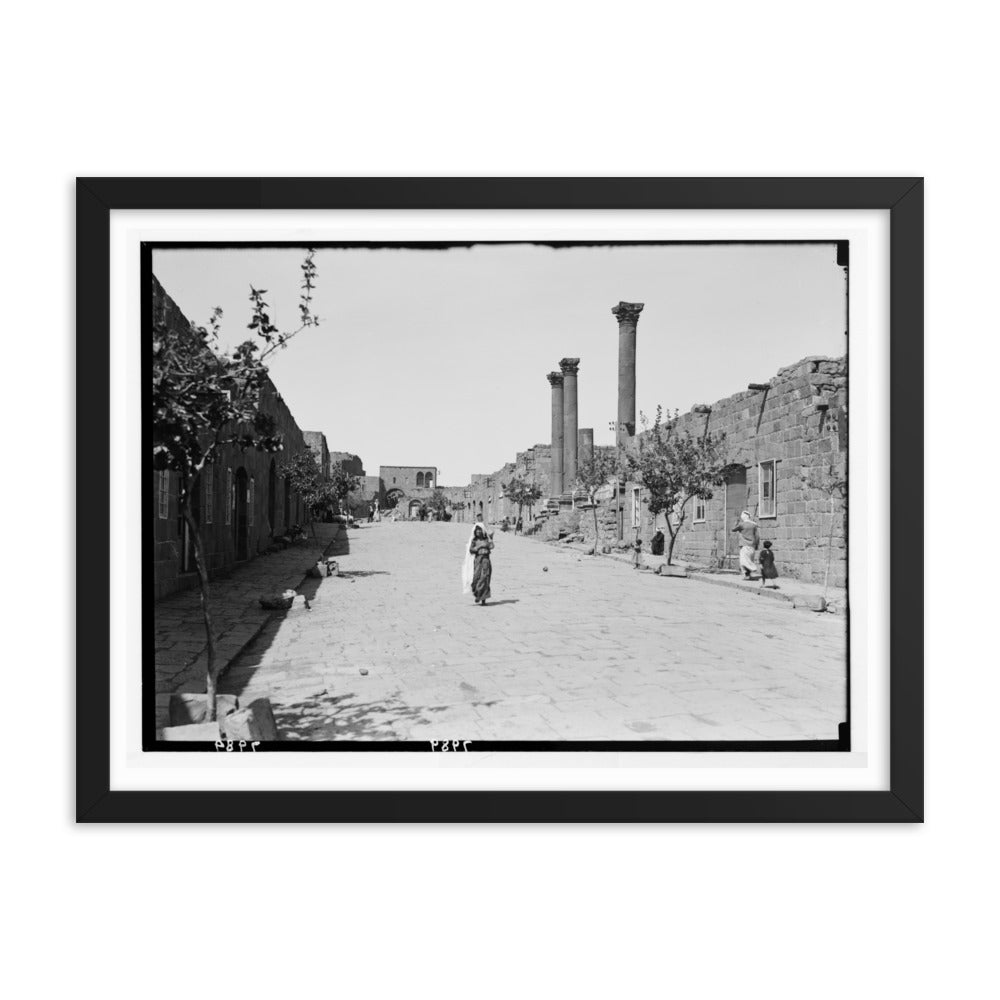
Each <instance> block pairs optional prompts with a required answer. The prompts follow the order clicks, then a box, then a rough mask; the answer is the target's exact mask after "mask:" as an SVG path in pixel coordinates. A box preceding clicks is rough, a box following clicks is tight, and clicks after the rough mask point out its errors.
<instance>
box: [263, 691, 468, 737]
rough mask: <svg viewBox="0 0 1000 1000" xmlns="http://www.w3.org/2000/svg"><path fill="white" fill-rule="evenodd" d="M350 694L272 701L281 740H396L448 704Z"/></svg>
mask: <svg viewBox="0 0 1000 1000" xmlns="http://www.w3.org/2000/svg"><path fill="white" fill-rule="evenodd" d="M354 697H355V696H354V695H353V694H345V695H317V696H315V697H313V698H310V699H308V700H307V701H299V702H294V703H292V704H277V705H274V706H273V707H274V721H275V725H276V726H277V727H278V732H279V734H280V737H281V739H283V740H366V739H367V740H399V739H406V738H408V736H409V731H410V729H411V728H412V727H414V726H426V725H429V724H430V720H429V719H427V718H425V714H427V713H431V712H444V711H447V710H448V707H449V706H447V705H435V706H428V707H426V708H415V707H413V706H412V705H405V704H403V703H402V702H400V701H397V700H395V699H392V698H389V699H386V700H385V701H360V702H356V701H354Z"/></svg>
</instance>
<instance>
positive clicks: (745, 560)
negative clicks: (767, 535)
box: [733, 511, 760, 580]
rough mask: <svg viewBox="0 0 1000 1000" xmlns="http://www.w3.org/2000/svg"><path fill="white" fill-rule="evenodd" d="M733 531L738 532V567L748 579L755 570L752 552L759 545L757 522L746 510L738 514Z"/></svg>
mask: <svg viewBox="0 0 1000 1000" xmlns="http://www.w3.org/2000/svg"><path fill="white" fill-rule="evenodd" d="M733 531H738V532H739V533H740V569H742V570H743V575H744V577H745V578H746V579H747V580H749V579H750V574H751V573H755V572H756V571H757V563H756V561H755V556H754V553H755V552H756V551H757V549H758V548H759V547H760V531H759V530H758V528H757V522H756V521H754V520H753V518H752V517H750V514H749V513H748V512H747V511H743V513H742V514H740V519H739V521H737V522H736V527H735V528H733Z"/></svg>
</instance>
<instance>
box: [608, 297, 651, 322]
mask: <svg viewBox="0 0 1000 1000" xmlns="http://www.w3.org/2000/svg"><path fill="white" fill-rule="evenodd" d="M645 304H646V303H645V302H619V303H618V305H616V306H612V307H611V311H612V313H614V315H615V319H617V320H618V322H619V323H626V322H628V323H635V322H637V321H638V319H639V313H641V312H642V308H643V306H644V305H645Z"/></svg>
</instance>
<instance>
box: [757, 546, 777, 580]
mask: <svg viewBox="0 0 1000 1000" xmlns="http://www.w3.org/2000/svg"><path fill="white" fill-rule="evenodd" d="M758 562H759V564H760V585H761V586H762V587H766V586H767V584H766V583H765V582H764V581H765V580H777V579H778V571H777V570H776V569H775V567H774V553H773V552H772V551H771V543H770V542H764V549H763V551H762V552H761V554H760V556H759V558H758ZM775 586H777V584H775Z"/></svg>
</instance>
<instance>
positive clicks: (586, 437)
mask: <svg viewBox="0 0 1000 1000" xmlns="http://www.w3.org/2000/svg"><path fill="white" fill-rule="evenodd" d="M593 457H594V428H593V427H581V428H580V436H579V439H578V455H577V458H578V462H579V465H580V466H581V467H583V466H584V465H586V464H587V463H588V462H589V461H590V460H591V459H592V458H593Z"/></svg>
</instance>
